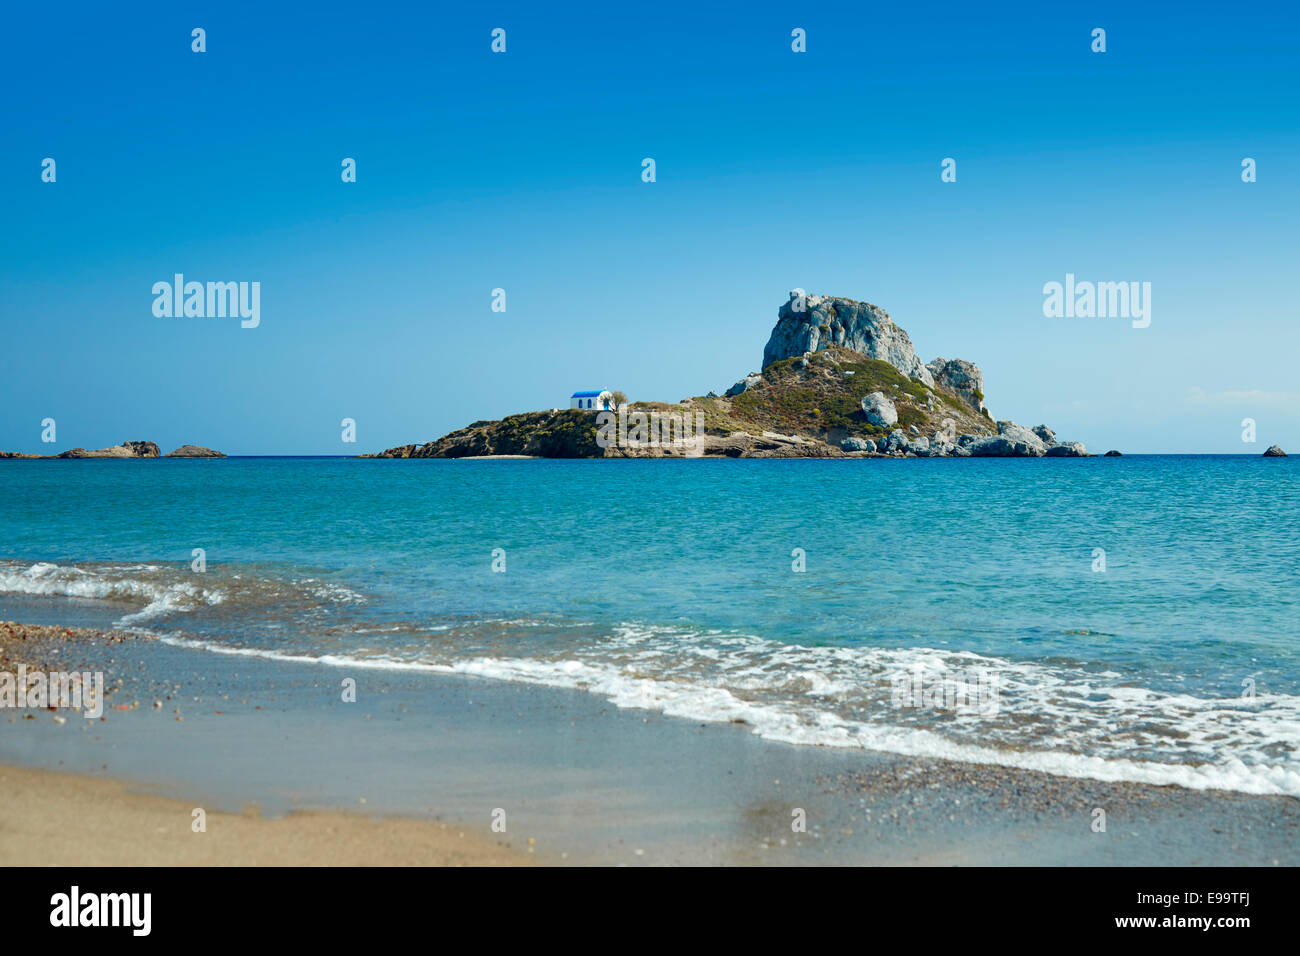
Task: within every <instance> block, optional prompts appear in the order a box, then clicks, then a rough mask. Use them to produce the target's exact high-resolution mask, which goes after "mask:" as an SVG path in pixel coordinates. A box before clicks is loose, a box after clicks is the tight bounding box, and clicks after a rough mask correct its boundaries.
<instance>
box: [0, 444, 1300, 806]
mask: <svg viewBox="0 0 1300 956" xmlns="http://www.w3.org/2000/svg"><path fill="white" fill-rule="evenodd" d="M0 618H3V619H10V620H20V621H31V622H34V623H49V622H59V623H66V624H68V625H74V624H76V625H88V626H97V627H115V628H118V629H127V630H135V631H142V632H147V633H149V634H153V635H156V636H157V637H158V638H159V639H160V640H161V641H164V642H167V643H170V644H175V645H178V646H183V647H189V648H193V649H194V651H195V654H196V655H198V660H200V661H201V660H202V655H204V654H226V655H230V654H233V655H244V656H247V657H249V658H278V659H285V660H294V661H305V662H309V663H311V664H313V665H316V666H319V667H321V668H335V669H337V670H338V671H339V672H340V675H341V676H346V675H347V674H348V673H355V672H360V671H362V670H365V669H377V670H403V671H427V672H430V673H443V674H453V675H463V676H465V677H467V678H470V679H475V680H485V681H517V682H523V683H528V684H536V685H548V686H554V687H563V688H576V689H579V690H582V691H585V692H587V693H589V694H593V695H596V696H598V697H599V698H602V699H605V700H607V701H609V702H611V703H612V704H614V705H617V706H618V707H620V708H638V709H643V710H647V711H658V712H661V713H664V714H667V715H671V716H674V717H679V718H683V719H689V720H693V721H698V722H725V723H731V724H735V725H737V726H738V727H739V728H742V729H744V730H747V731H748V732H752V733H754V734H757V735H759V736H760V737H762V738H765V739H767V740H770V741H772V742H773V743H774V744H781V745H796V746H823V747H837V748H861V749H865V750H869V751H884V752H888V753H894V754H902V755H913V756H925V757H938V758H946V759H952V760H960V761H968V762H972V763H977V764H994V765H1002V766H1011V767H1020V768H1027V769H1034V770H1041V771H1045V772H1048V773H1052V774H1058V775H1064V776H1071V777H1084V778H1092V779H1100V780H1115V781H1134V782H1146V783H1155V784H1170V785H1177V786H1182V787H1189V788H1197V789H1223V790H1234V791H1241V792H1246V793H1256V794H1283V795H1289V796H1292V797H1300V753H1298V748H1300V666H1298V665H1300V653H1298V651H1300V462H1297V460H1296V459H1295V458H1290V459H1266V458H1262V457H1256V456H1253V455H1251V456H1245V455H1240V456H1143V455H1127V456H1123V457H1112V458H1101V457H1099V458H1086V459H1064V458H1062V459H1046V458H1045V459H899V460H880V459H844V460H812V459H805V460H747V459H746V460H609V461H603V460H602V461H556V460H490V461H488V460H463V461H442V460H363V459H349V458H228V459H219V460H186V459H179V460H178V459H159V460H122V461H117V460H60V461H28V460H17V461H5V462H0ZM440 686H442V685H441V684H440V683H439V682H437V681H430V691H429V692H430V693H431V694H432V693H437V692H438V688H439V687H440Z"/></svg>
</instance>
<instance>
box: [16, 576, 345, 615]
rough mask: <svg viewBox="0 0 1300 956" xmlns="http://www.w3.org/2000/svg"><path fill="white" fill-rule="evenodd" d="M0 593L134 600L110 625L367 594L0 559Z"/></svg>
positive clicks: (302, 582) (262, 580)
mask: <svg viewBox="0 0 1300 956" xmlns="http://www.w3.org/2000/svg"><path fill="white" fill-rule="evenodd" d="M195 579H198V580H195ZM200 581H202V582H203V583H199V582H200ZM0 593H10V594H29V595H35V596H45V597H69V598H81V599H88V600H97V601H105V602H109V603H123V604H132V605H137V607H136V608H135V609H134V610H132V611H129V612H128V613H125V614H123V615H122V616H121V617H119V618H118V619H117V620H116V621H115V622H114V626H115V627H130V626H132V625H137V624H142V623H144V622H146V621H152V620H156V619H159V618H164V617H167V616H170V615H174V614H186V613H189V612H192V611H195V610H198V609H200V608H213V607H217V606H218V605H236V606H239V607H253V606H263V607H276V608H284V607H288V606H290V605H293V604H298V605H302V604H311V603H315V604H323V605H340V604H358V605H359V604H364V603H366V600H367V599H366V597H365V595H363V594H361V593H360V592H357V591H354V590H352V589H351V588H347V587H345V586H343V585H341V584H336V583H334V582H330V581H322V580H320V579H318V578H314V577H304V578H290V579H287V580H277V579H274V578H269V577H265V576H250V575H247V574H244V573H241V572H239V571H226V570H217V571H213V570H212V569H209V571H207V572H205V573H204V574H203V575H202V576H200V575H199V574H197V573H191V572H187V571H182V570H179V569H178V568H177V567H176V566H167V565H158V564H127V563H122V564H115V563H102V564H78V565H60V564H54V563H52V562H48V561H38V562H36V563H34V564H30V565H28V564H26V563H25V562H17V561H0Z"/></svg>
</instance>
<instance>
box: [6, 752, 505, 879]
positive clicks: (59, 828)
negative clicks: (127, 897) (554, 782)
mask: <svg viewBox="0 0 1300 956" xmlns="http://www.w3.org/2000/svg"><path fill="white" fill-rule="evenodd" d="M0 791H3V793H4V795H5V798H4V800H3V802H0V863H2V864H4V865H6V866H517V865H521V864H527V863H529V862H530V861H531V857H530V856H529V855H528V854H526V853H521V852H520V851H518V850H512V849H511V848H509V847H506V846H502V845H497V844H494V843H492V842H491V841H489V840H487V839H485V838H483V837H481V836H475V835H473V834H468V833H466V832H465V831H464V830H463V829H461V828H459V827H455V826H451V825H448V824H446V823H430V822H428V821H422V820H410V819H377V818H371V817H367V816H366V815H364V814H361V813H337V812H312V811H305V812H299V813H291V814H288V815H286V816H284V817H281V818H279V819H265V818H263V817H262V816H261V815H260V814H259V813H257V811H256V809H255V808H250V810H249V811H248V812H246V813H240V814H235V813H223V812H221V811H217V810H207V809H206V808H203V807H202V806H200V805H195V804H194V803H192V802H187V801H181V800H177V799H174V798H170V797H158V796H151V795H148V794H141V793H134V792H132V791H131V790H129V789H128V788H127V786H126V785H124V784H122V783H120V782H117V781H114V780H97V779H94V778H92V777H86V776H79V775H74V774H65V773H53V772H50V771H46V770H27V769H20V768H15V767H0ZM196 809H199V810H202V811H203V815H202V818H201V819H202V827H203V829H202V831H198V830H196V829H195V827H196V826H197V825H198V821H199V818H198V817H196V816H195V814H194V811H195V810H196Z"/></svg>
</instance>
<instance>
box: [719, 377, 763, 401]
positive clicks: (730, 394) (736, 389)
mask: <svg viewBox="0 0 1300 956" xmlns="http://www.w3.org/2000/svg"><path fill="white" fill-rule="evenodd" d="M761 381H763V376H761V375H759V374H758V373H757V372H750V373H749V374H748V375H746V376H745V377H744V378H742V379H741V380H740V381H739V382H737V383H736V384H735V385H733V386H731V388H729V389H727V398H734V397H735V396H737V395H740V394H743V393H744V392H746V391H748V390H749V389H751V388H753V387H754V386H755V385H757V384H758V383H759V382H761Z"/></svg>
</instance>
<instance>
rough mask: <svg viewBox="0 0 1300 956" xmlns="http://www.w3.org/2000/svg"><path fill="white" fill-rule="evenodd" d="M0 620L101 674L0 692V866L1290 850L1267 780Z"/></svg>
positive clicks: (6, 640)
mask: <svg viewBox="0 0 1300 956" xmlns="http://www.w3.org/2000/svg"><path fill="white" fill-rule="evenodd" d="M0 635H3V637H2V638H0V653H3V655H4V659H5V661H6V664H5V666H6V667H10V666H12V665H14V664H15V663H16V662H18V661H20V660H21V661H24V662H26V663H27V664H28V665H29V666H30V665H36V664H42V663H48V662H49V661H51V660H56V661H71V660H74V659H75V660H76V661H77V662H78V664H79V666H85V667H91V668H103V669H105V671H106V684H107V685H108V686H112V687H115V688H117V689H116V690H115V692H114V697H113V698H112V699H113V700H114V701H115V703H114V704H113V705H111V706H110V707H108V708H106V710H105V712H104V715H103V716H102V717H101V718H99V719H95V720H87V719H85V718H84V717H82V716H80V715H79V714H75V713H74V714H71V715H67V716H64V715H63V714H61V713H59V712H51V711H41V712H37V713H29V712H19V711H17V710H13V711H10V712H9V713H0V764H2V765H4V768H3V770H0V778H2V780H0V785H2V786H3V787H4V788H5V792H6V794H8V795H9V797H8V799H7V800H6V802H5V805H4V807H3V810H0V862H3V863H6V864H18V863H67V864H101V863H116V864H132V865H134V864H182V863H193V864H202V865H213V864H270V865H275V864H288V863H302V864H308V865H315V864H322V865H331V864H338V865H348V864H372V863H374V864H391V865H407V864H413V865H425V864H447V865H456V864H471V865H478V864H484V865H489V864H491V865H496V864H509V863H520V862H523V863H529V862H535V863H553V864H561V865H564V864H581V863H596V864H628V865H646V864H649V865H654V864H729V865H735V864H742V865H755V864H788V865H806V864H814V863H831V864H911V865H916V864H921V865H981V864H993V865H999V864H1026V863H1027V864H1068V865H1130V864H1140V865H1151V864H1165V863H1172V864H1187V865H1205V864H1211V863H1213V864H1220V865H1221V864H1225V863H1228V864H1236V865H1263V866H1271V865H1295V864H1296V863H1300V837H1298V836H1297V834H1300V801H1297V800H1295V799H1293V798H1289V797H1252V796H1248V795H1244V794H1239V793H1227V792H1222V791H1210V790H1205V791H1197V790H1188V789H1183V788H1179V787H1154V786H1148V785H1140V784H1131V783H1104V782H1101V781H1095V780H1087V779H1077V778H1062V777H1056V776H1052V775H1048V774H1043V773H1036V772H1028V771H1023V770H1016V769H1010V768H1003V767H990V766H982V765H973V764H962V763H953V762H947V761H938V760H923V759H917V758H903V757H897V756H891V755H887V754H879V753H869V752H865V751H861V750H847V749H839V748H826V747H796V746H788V745H783V744H776V743H772V742H770V741H764V740H762V739H759V738H757V737H756V736H754V735H753V734H752V733H749V732H748V731H747V730H746V728H745V727H743V726H739V725H732V726H728V725H720V724H699V723H696V722H693V721H686V720H680V719H676V718H671V717H665V716H663V715H661V714H656V713H651V712H646V711H639V710H633V709H619V708H616V707H613V706H612V705H610V704H608V703H606V702H604V701H601V700H600V699H598V698H596V697H594V696H592V695H589V694H584V693H581V692H576V691H564V690H558V689H553V688H541V687H536V686H529V685H520V684H513V683H509V682H501V681H483V680H478V679H473V678H464V677H455V676H447V675H437V674H419V673H415V674H412V673H409V672H396V671H356V672H354V671H348V670H346V669H341V668H335V667H330V666H327V665H322V664H314V663H300V662H286V661H276V660H265V659H257V658H248V657H242V656H236V655H224V654H215V653H211V652H203V651H197V650H193V649H190V648H186V647H180V646H174V645H173V644H170V643H167V642H165V641H160V640H148V639H136V640H132V639H123V637H122V636H121V635H113V634H110V633H108V632H103V631H96V630H94V629H69V628H58V629H50V628H37V627H28V626H24V625H18V624H0ZM349 677H351V678H352V679H355V680H356V682H357V702H356V703H345V702H343V701H342V700H341V695H340V694H339V692H338V690H339V687H340V684H341V682H342V681H343V680H344V679H346V678H349ZM196 807H200V808H203V809H204V812H205V814H206V832H205V833H194V832H192V830H191V820H192V812H193V810H194V808H196ZM1098 808H1101V809H1104V811H1105V813H1106V818H1107V828H1106V830H1105V831H1104V832H1096V831H1095V830H1094V829H1093V821H1094V819H1095V811H1096V810H1097V809H1098ZM796 816H802V817H803V818H804V819H805V820H806V828H805V829H804V830H803V831H798V830H796V829H795V828H794V827H793V826H792V820H793V819H794V818H795V817H796ZM498 817H499V818H500V823H501V825H503V826H504V828H505V829H504V832H497V831H495V830H494V829H493V826H494V823H497V822H498ZM462 834H464V835H463V836H462Z"/></svg>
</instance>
